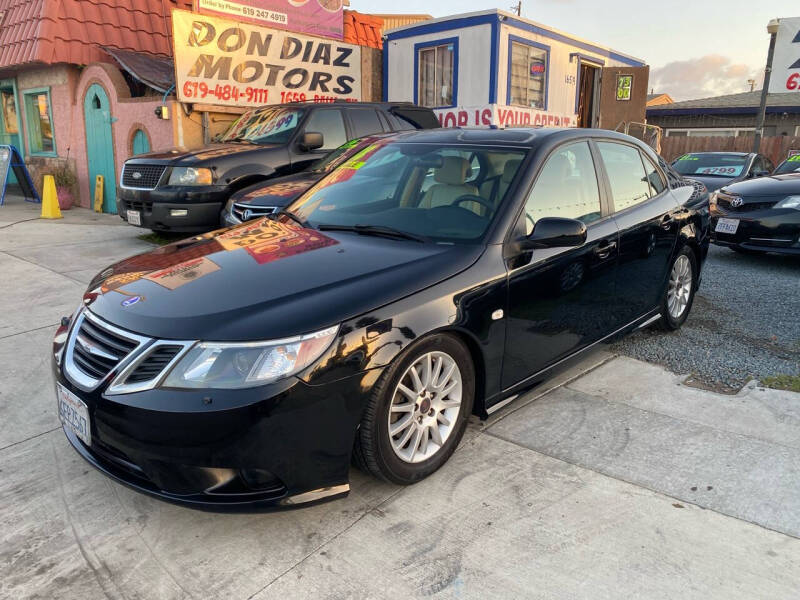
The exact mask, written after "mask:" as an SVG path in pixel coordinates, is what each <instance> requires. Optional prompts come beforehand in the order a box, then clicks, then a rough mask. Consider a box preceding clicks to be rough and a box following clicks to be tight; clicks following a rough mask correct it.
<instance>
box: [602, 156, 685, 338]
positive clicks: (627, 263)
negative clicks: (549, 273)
mask: <svg viewBox="0 0 800 600" xmlns="http://www.w3.org/2000/svg"><path fill="white" fill-rule="evenodd" d="M597 148H598V152H599V154H600V156H601V158H602V163H603V166H604V168H605V171H606V174H607V176H608V183H609V187H610V188H611V189H610V195H611V200H612V203H613V209H614V220H615V221H616V223H617V227H618V229H619V267H618V273H617V302H616V303H615V304H616V307H617V310H618V311H619V312H618V314H619V318H620V320H621V321H622V323H621V324H623V325H625V324H628V323H630V322H632V321H634V320H636V319H638V318H639V317H641V316H643V315H645V314H646V313H648V312H650V311H651V310H653V309H655V308H656V307H657V306H658V305H659V303H660V302H661V298H662V295H663V293H664V289H665V286H666V283H667V271H668V268H669V264H670V260H671V258H672V253H673V251H674V249H675V243H676V241H677V239H678V228H679V216H678V213H679V211H680V207H679V206H678V202H677V200H676V199H675V197H674V196H673V195H672V192H671V190H670V189H669V187H668V186H667V182H666V181H665V179H664V176H663V175H662V174H661V172H660V171H659V170H658V169H657V168H656V166H655V165H654V164H653V162H652V161H651V160H650V158H649V157H648V156H646V155H645V154H644V153H642V152H641V151H640V150H639V149H638V148H636V147H635V146H633V145H628V144H623V143H619V142H611V141H608V142H603V141H598V142H597Z"/></svg>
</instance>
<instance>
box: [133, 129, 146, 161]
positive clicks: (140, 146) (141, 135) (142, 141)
mask: <svg viewBox="0 0 800 600" xmlns="http://www.w3.org/2000/svg"><path fill="white" fill-rule="evenodd" d="M131 146H132V148H131V149H132V150H133V152H132V154H133V156H136V155H137V154H147V153H148V152H150V140H149V139H148V138H147V134H146V133H145V132H144V130H142V129H137V130H136V133H134V134H133V143H132V144H131Z"/></svg>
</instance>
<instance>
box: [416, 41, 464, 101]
mask: <svg viewBox="0 0 800 600" xmlns="http://www.w3.org/2000/svg"><path fill="white" fill-rule="evenodd" d="M437 44H439V42H437ZM457 52H458V48H457V41H455V40H453V41H451V42H449V43H447V44H440V45H436V46H427V47H422V48H420V47H419V46H418V47H417V104H419V105H421V106H429V107H431V108H435V107H440V106H454V105H455V102H456V83H455V82H456V74H455V71H456V68H457V56H456V54H457Z"/></svg>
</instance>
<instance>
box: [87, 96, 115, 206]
mask: <svg viewBox="0 0 800 600" xmlns="http://www.w3.org/2000/svg"><path fill="white" fill-rule="evenodd" d="M83 115H84V119H85V123H86V159H87V161H88V163H89V191H90V197H91V198H92V199H93V198H94V185H95V178H96V177H97V176H98V175H102V176H103V179H104V182H103V212H108V213H115V212H117V198H116V188H117V176H116V171H115V169H114V142H113V139H112V137H111V104H110V102H109V101H108V96H107V95H106V92H105V90H104V89H103V88H102V86H100V85H98V84H96V83H93V84H92V85H90V86H89V89H88V90H86V96H85V97H84V99H83Z"/></svg>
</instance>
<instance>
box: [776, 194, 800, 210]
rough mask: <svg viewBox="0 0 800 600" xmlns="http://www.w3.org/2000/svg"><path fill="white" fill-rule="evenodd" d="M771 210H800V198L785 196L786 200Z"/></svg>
mask: <svg viewBox="0 0 800 600" xmlns="http://www.w3.org/2000/svg"><path fill="white" fill-rule="evenodd" d="M773 208H793V209H795V210H800V196H786V198H784V199H783V200H781V201H780V202H778V203H777V204H776V205H775V206H774V207H773Z"/></svg>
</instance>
